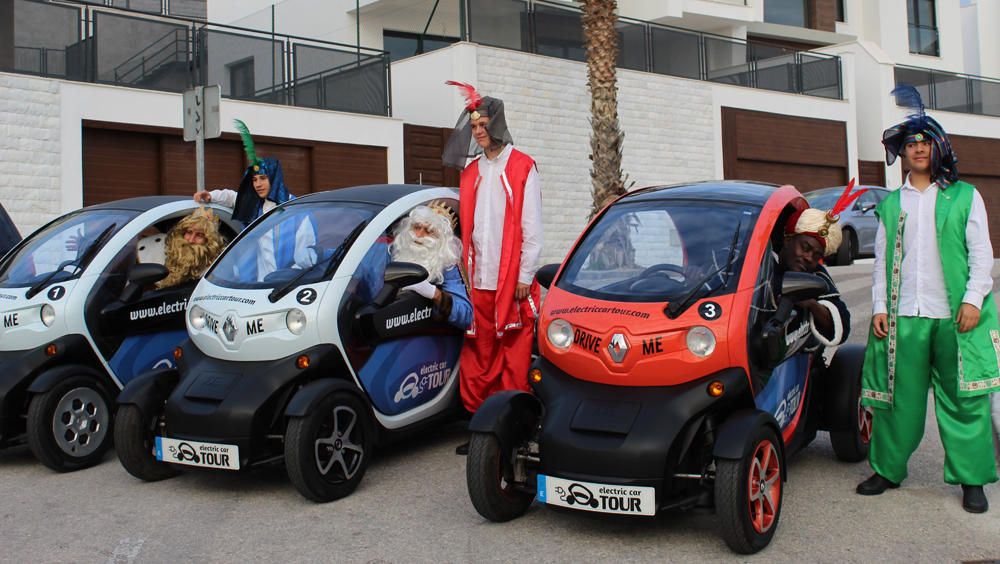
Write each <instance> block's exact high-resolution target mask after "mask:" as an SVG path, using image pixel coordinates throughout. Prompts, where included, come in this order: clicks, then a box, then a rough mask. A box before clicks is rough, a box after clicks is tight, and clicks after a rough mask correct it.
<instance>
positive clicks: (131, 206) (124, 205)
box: [83, 196, 193, 212]
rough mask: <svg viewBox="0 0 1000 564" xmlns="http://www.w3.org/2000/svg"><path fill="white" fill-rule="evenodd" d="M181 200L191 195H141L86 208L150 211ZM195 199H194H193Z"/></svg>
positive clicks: (188, 198)
mask: <svg viewBox="0 0 1000 564" xmlns="http://www.w3.org/2000/svg"><path fill="white" fill-rule="evenodd" d="M181 200H191V196H141V197H138V198H126V199H124V200H115V201H113V202H105V203H103V204H95V205H93V206H87V207H85V208H83V209H84V210H88V211H89V210H130V211H137V212H144V211H149V210H151V209H153V208H155V207H157V206H162V205H164V204H171V203H173V202H179V201H181ZM192 201H193V200H192Z"/></svg>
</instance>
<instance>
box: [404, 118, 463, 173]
mask: <svg viewBox="0 0 1000 564" xmlns="http://www.w3.org/2000/svg"><path fill="white" fill-rule="evenodd" d="M451 132H452V128H450V127H428V126H425V125H412V124H409V123H407V124H404V125H403V175H404V177H405V178H406V182H408V183H411V184H426V185H429V186H452V187H454V186H458V170H457V169H454V168H451V167H446V166H444V164H443V163H442V162H441V155H442V153H443V152H444V145H445V143H447V142H448V138H449V137H450V136H451Z"/></svg>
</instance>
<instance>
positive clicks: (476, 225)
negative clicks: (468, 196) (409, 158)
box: [472, 145, 542, 290]
mask: <svg viewBox="0 0 1000 564" xmlns="http://www.w3.org/2000/svg"><path fill="white" fill-rule="evenodd" d="M513 149H514V147H513V146H511V145H507V146H506V147H504V149H503V150H502V151H500V154H499V155H497V157H496V158H495V159H487V158H486V155H483V156H482V157H480V158H479V177H480V179H481V181H480V183H479V188H478V190H477V191H476V211H475V216H474V218H473V227H472V249H473V252H474V253H475V265H476V266H475V271H474V272H473V277H474V279H473V281H472V283H473V286H474V287H476V288H478V289H480V290H496V289H497V280H498V278H499V276H500V253H501V250H502V248H503V247H502V241H503V228H504V217H505V215H506V213H507V212H506V206H507V198H508V195H507V190H506V189H505V188H504V182H507V175H506V174H505V173H504V171H505V169H506V168H507V160H508V159H509V158H510V153H511V151H512V150H513ZM501 175H502V176H503V181H501V179H500V177H501ZM521 236H522V244H521V268H520V271H519V273H518V277H517V281H518V282H520V283H521V284H531V281H532V280H533V279H534V278H535V272H536V271H537V270H538V259H539V255H541V253H542V191H541V182H540V181H539V179H538V170H537V169H536V168H535V167H531V171H529V172H528V178H527V180H526V182H525V185H524V205H523V207H522V209H521Z"/></svg>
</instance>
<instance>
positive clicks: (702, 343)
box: [687, 325, 715, 358]
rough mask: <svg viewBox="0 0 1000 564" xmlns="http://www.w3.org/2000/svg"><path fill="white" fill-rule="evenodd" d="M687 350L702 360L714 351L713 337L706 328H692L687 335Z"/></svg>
mask: <svg viewBox="0 0 1000 564" xmlns="http://www.w3.org/2000/svg"><path fill="white" fill-rule="evenodd" d="M687 347H688V350H689V351H691V352H693V353H694V354H696V355H698V356H700V357H702V358H704V357H706V356H708V355H710V354H712V352H714V351H715V335H714V334H713V333H712V330H711V329H709V328H708V327H702V326H701V325H699V326H697V327H692V328H690V329H688V334H687Z"/></svg>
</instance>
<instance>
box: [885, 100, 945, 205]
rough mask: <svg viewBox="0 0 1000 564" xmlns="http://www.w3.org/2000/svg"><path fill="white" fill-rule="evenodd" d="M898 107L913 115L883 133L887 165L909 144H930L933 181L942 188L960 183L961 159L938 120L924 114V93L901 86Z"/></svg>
mask: <svg viewBox="0 0 1000 564" xmlns="http://www.w3.org/2000/svg"><path fill="white" fill-rule="evenodd" d="M892 95H893V96H895V97H896V104H897V105H900V106H904V107H907V108H910V109H911V110H912V111H913V113H911V114H910V115H909V116H907V118H906V120H905V121H903V122H902V123H899V124H896V125H894V126H892V127H890V128H889V129H886V130H885V131H884V132H883V133H882V145H884V146H885V164H887V165H891V164H892V163H894V162H896V157H898V156H899V154H900V153H901V152H902V151H903V149H904V148H905V147H906V144H907V143H913V142H918V141H930V142H931V145H932V146H933V149H932V150H931V179H932V180H933V181H935V182H937V183H938V184H940V185H941V186H942V187H946V186H948V185H949V184H951V183H952V182H955V181H956V180H958V166H957V164H958V156H956V155H955V151H954V150H953V149H952V147H951V140H950V139H949V138H948V134H947V133H945V131H944V128H943V127H941V124H939V123H938V122H937V121H936V120H935V119H934V118H932V117H931V116H929V115H927V113H926V112H925V111H924V102H923V100H922V99H921V98H920V92H918V91H917V89H916V88H914V87H912V86H910V85H909V84H900V85H899V86H897V87H896V88H894V89H893V91H892Z"/></svg>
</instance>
